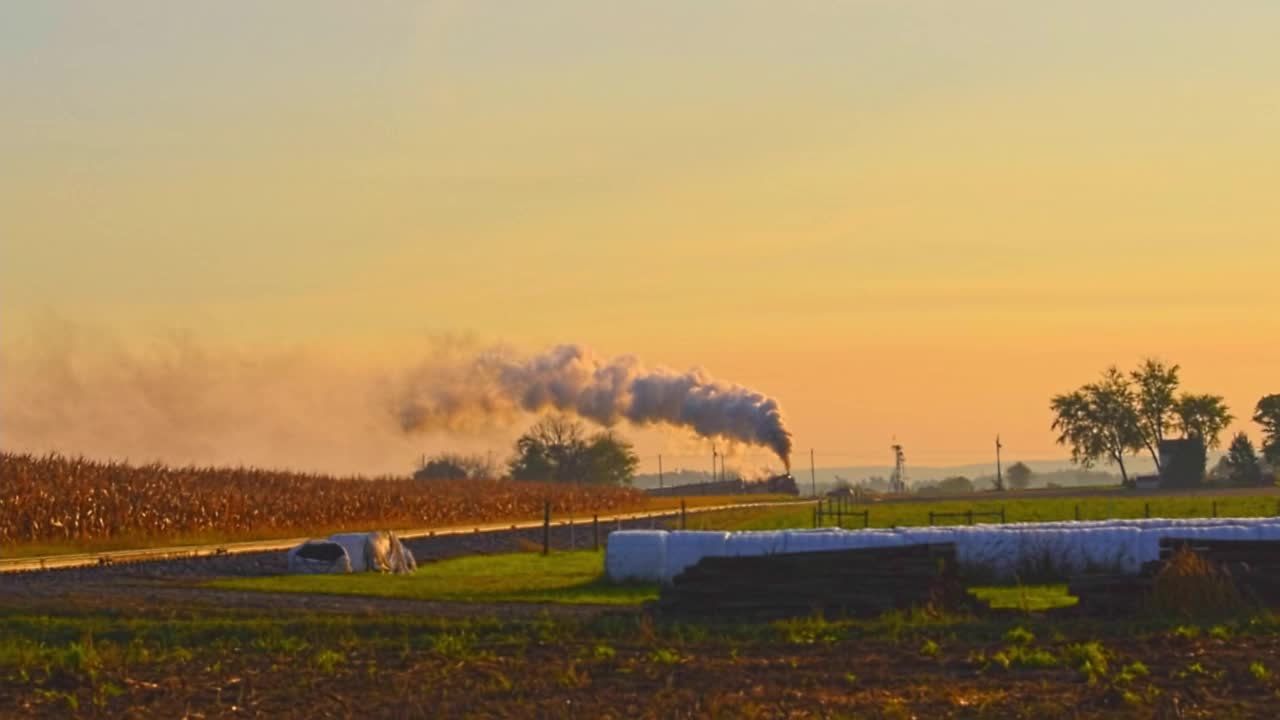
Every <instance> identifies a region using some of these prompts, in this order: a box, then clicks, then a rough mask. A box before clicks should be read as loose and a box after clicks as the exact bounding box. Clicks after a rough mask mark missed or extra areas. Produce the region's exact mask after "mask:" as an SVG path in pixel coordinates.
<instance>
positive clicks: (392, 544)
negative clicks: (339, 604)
mask: <svg viewBox="0 0 1280 720" xmlns="http://www.w3.org/2000/svg"><path fill="white" fill-rule="evenodd" d="M329 540H330V541H332V542H335V543H338V544H339V545H341V546H342V547H343V548H345V549H346V551H347V556H348V557H350V558H351V571H352V572H389V573H396V574H402V573H411V572H413V571H414V570H417V569H418V563H417V560H416V559H415V558H414V557H413V553H412V552H410V551H409V549H408V548H406V547H405V546H404V544H403V543H401V542H400V538H398V537H396V536H395V533H391V532H384V531H381V530H378V531H375V532H362V533H341V534H338V535H331V536H330V537H329Z"/></svg>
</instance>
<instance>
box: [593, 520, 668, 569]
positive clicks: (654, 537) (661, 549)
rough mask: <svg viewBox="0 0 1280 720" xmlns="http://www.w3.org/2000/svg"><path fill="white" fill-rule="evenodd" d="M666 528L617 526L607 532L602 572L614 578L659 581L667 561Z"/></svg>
mask: <svg viewBox="0 0 1280 720" xmlns="http://www.w3.org/2000/svg"><path fill="white" fill-rule="evenodd" d="M668 535H669V533H668V532H667V531H666V530H619V531H617V532H611V533H609V539H608V544H607V546H606V548H605V554H604V571H605V575H607V576H608V577H609V579H610V580H613V581H614V582H627V581H639V582H661V581H662V578H663V573H664V571H665V570H666V563H667V536H668Z"/></svg>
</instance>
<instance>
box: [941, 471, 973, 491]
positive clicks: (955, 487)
mask: <svg viewBox="0 0 1280 720" xmlns="http://www.w3.org/2000/svg"><path fill="white" fill-rule="evenodd" d="M938 491H939V492H940V493H944V494H947V495H960V494H962V493H971V492H973V481H972V480H970V479H969V478H967V477H965V476H963V475H957V476H955V477H949V478H947V479H945V480H940V481H939V482H938Z"/></svg>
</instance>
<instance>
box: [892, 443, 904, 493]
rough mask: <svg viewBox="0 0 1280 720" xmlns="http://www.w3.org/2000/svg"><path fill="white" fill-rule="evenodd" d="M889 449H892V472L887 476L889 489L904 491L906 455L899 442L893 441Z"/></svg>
mask: <svg viewBox="0 0 1280 720" xmlns="http://www.w3.org/2000/svg"><path fill="white" fill-rule="evenodd" d="M890 449H892V450H893V474H892V475H890V476H889V491H890V492H895V493H905V492H906V491H907V456H906V454H905V453H903V451H902V445H901V444H899V443H896V442H895V443H894V444H893V445H891V446H890Z"/></svg>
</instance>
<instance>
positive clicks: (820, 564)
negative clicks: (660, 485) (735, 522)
mask: <svg viewBox="0 0 1280 720" xmlns="http://www.w3.org/2000/svg"><path fill="white" fill-rule="evenodd" d="M972 602H973V598H971V597H970V596H968V595H967V594H966V593H965V590H964V587H963V585H962V584H961V583H960V581H959V578H958V577H957V576H956V550H955V545H954V544H952V543H942V544H921V545H906V546H897V547H884V548H864V549H857V550H832V551H816V552H802V553H780V554H774V555H760V556H749V557H707V558H703V559H702V560H701V561H699V562H698V563H697V564H696V565H694V566H693V567H691V568H688V569H686V570H685V571H684V572H682V573H680V574H679V575H677V576H676V577H675V579H674V581H673V584H672V585H671V587H668V588H664V589H663V590H662V595H661V598H660V599H659V601H658V603H657V611H658V612H659V613H660V614H663V615H671V616H692V617H711V616H716V617H733V618H739V619H740V618H752V619H768V618H780V617H795V616H801V615H810V614H814V613H822V614H824V615H827V616H829V617H873V616H876V615H879V614H881V613H883V612H885V611H887V610H895V609H906V608H910V607H926V606H927V607H933V608H936V609H945V610H958V609H961V608H963V607H967V606H969V605H970V604H971V603H972Z"/></svg>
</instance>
